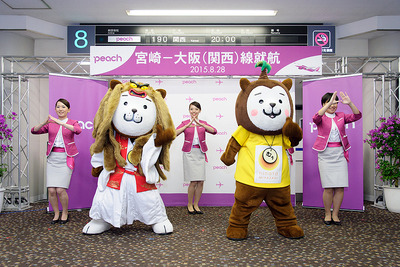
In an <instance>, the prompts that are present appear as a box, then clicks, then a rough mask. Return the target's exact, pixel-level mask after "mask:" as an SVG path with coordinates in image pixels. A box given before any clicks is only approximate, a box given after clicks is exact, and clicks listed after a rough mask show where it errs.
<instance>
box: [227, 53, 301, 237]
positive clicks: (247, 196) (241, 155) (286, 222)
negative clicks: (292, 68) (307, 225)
mask: <svg viewBox="0 0 400 267" xmlns="http://www.w3.org/2000/svg"><path fill="white" fill-rule="evenodd" d="M256 67H262V71H261V75H260V78H259V79H258V80H257V81H254V82H250V81H249V80H248V79H246V78H242V79H240V87H241V91H240V93H239V95H238V97H237V100H236V107H235V112H236V121H237V123H238V128H237V130H236V131H235V132H234V133H233V134H232V137H231V138H230V140H229V142H228V145H227V147H226V149H225V152H224V153H223V154H222V156H221V160H222V162H224V164H226V165H227V166H230V165H232V164H233V163H235V157H236V155H237V164H236V172H235V179H236V190H235V203H234V205H233V207H232V211H231V215H230V217H229V226H228V229H227V237H228V238H229V239H231V240H242V239H245V238H246V237H247V229H248V224H249V222H250V216H251V214H252V212H253V211H254V210H256V209H257V208H258V207H259V206H260V205H261V203H262V202H263V201H265V203H266V204H267V205H268V208H269V209H270V211H271V213H272V215H273V216H274V218H275V224H276V227H277V231H278V233H279V234H281V235H283V236H285V237H288V238H301V237H303V236H304V232H303V230H302V229H301V228H300V227H299V226H298V225H297V220H296V216H295V214H294V209H293V207H292V204H291V201H290V172H289V161H288V156H287V153H286V151H287V150H289V149H291V148H292V147H294V146H297V145H298V144H299V142H300V141H301V139H302V136H303V134H302V130H301V129H300V127H299V125H297V124H296V123H294V122H293V121H292V118H293V102H292V98H291V96H290V93H289V90H290V88H291V87H292V80H291V79H286V80H284V81H283V82H279V81H275V80H270V79H269V78H268V76H267V72H266V69H267V70H268V71H269V70H270V69H271V66H270V65H269V64H267V63H266V62H265V61H262V62H259V63H257V64H256Z"/></svg>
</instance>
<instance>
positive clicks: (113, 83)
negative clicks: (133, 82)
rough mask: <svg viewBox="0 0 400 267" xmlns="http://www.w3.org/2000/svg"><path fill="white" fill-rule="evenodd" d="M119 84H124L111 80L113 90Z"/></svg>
mask: <svg viewBox="0 0 400 267" xmlns="http://www.w3.org/2000/svg"><path fill="white" fill-rule="evenodd" d="M117 84H122V83H121V82H120V81H118V80H111V81H110V88H111V89H114V87H115V86H116V85H117Z"/></svg>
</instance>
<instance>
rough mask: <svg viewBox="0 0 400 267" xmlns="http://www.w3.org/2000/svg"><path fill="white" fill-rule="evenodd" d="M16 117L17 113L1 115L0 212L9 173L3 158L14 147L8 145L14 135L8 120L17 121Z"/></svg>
mask: <svg viewBox="0 0 400 267" xmlns="http://www.w3.org/2000/svg"><path fill="white" fill-rule="evenodd" d="M15 116H17V114H16V113H15V112H12V113H11V115H8V116H4V115H3V114H0V141H1V148H0V159H1V162H0V212H1V210H2V209H3V200H4V191H5V189H4V188H3V186H2V185H3V177H4V175H5V174H6V173H7V170H8V165H7V164H6V163H3V161H2V160H3V156H4V155H5V154H6V153H7V152H8V151H11V150H12V145H10V144H7V143H9V141H11V139H12V137H13V135H12V129H11V127H9V126H8V125H7V123H6V122H7V119H11V120H15Z"/></svg>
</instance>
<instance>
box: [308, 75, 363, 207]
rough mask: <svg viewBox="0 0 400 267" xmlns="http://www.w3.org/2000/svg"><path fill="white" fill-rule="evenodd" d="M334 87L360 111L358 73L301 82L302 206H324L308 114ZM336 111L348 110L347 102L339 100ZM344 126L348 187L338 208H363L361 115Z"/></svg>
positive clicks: (316, 153)
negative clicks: (348, 97) (347, 148)
mask: <svg viewBox="0 0 400 267" xmlns="http://www.w3.org/2000/svg"><path fill="white" fill-rule="evenodd" d="M334 91H338V93H339V92H340V91H343V92H347V93H348V95H349V96H350V99H351V101H352V102H353V103H354V104H355V105H356V106H357V108H358V109H359V110H360V111H361V112H362V75H361V74H360V75H351V76H341V77H334V78H328V79H320V80H312V81H304V82H303V206H308V207H321V208H322V207H324V205H323V202H322V193H323V188H322V186H321V181H320V176H319V171H318V152H317V151H315V150H313V149H312V146H313V144H314V142H315V140H316V138H317V127H316V125H315V124H314V123H313V121H312V117H313V116H314V114H315V113H316V112H317V111H318V110H319V109H320V108H321V97H322V96H323V95H324V94H325V93H327V92H334ZM339 98H340V97H339ZM337 111H340V112H344V113H352V111H351V109H350V107H349V106H347V105H343V104H340V103H339V105H338V109H337ZM347 126H348V127H347V128H346V134H347V135H348V138H349V142H350V145H351V149H350V150H349V154H350V161H349V164H348V169H349V187H348V188H345V189H344V198H343V203H342V206H341V208H342V209H348V210H364V195H363V189H364V187H363V140H362V136H363V132H362V129H363V125H362V119H361V120H359V121H356V122H354V123H350V124H347Z"/></svg>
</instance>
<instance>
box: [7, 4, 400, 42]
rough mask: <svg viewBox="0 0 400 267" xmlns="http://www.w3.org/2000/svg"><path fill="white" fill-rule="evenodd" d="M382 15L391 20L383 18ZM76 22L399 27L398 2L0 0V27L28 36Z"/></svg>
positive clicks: (382, 30)
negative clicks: (134, 12) (137, 13)
mask: <svg viewBox="0 0 400 267" xmlns="http://www.w3.org/2000/svg"><path fill="white" fill-rule="evenodd" d="M127 9H166V10H168V9H237V10H243V9H275V10H278V14H277V16H275V17H129V16H127V15H126V12H125V10H127ZM167 12H168V11H166V13H167ZM388 16H390V17H388ZM377 18H378V20H377ZM381 18H391V19H390V20H386V19H381ZM22 21H24V23H22ZM80 23H92V24H99V23H107V24H122V23H124V24H125V23H128V24H225V23H235V24H275V23H278V24H282V23H301V24H314V23H322V24H325V25H335V26H337V27H336V29H337V31H339V33H337V37H338V38H364V39H370V38H375V37H377V36H381V35H383V34H390V33H392V32H397V31H400V1H399V0H335V1H332V0H329V1H328V0H307V1H304V0H303V1H299V0H274V1H270V0H247V1H244V0H218V1H216V0H201V1H199V0H197V1H195V0H169V1H168V0H148V1H136V0H93V1H88V0H64V1H63V0H0V31H10V32H17V33H20V34H24V35H27V36H30V37H32V38H60V39H63V36H61V35H60V36H58V35H57V34H55V33H53V32H56V31H59V30H60V29H64V31H65V27H66V26H68V25H76V24H80ZM46 28H48V29H46ZM341 31H342V35H341ZM346 32H348V33H346Z"/></svg>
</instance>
